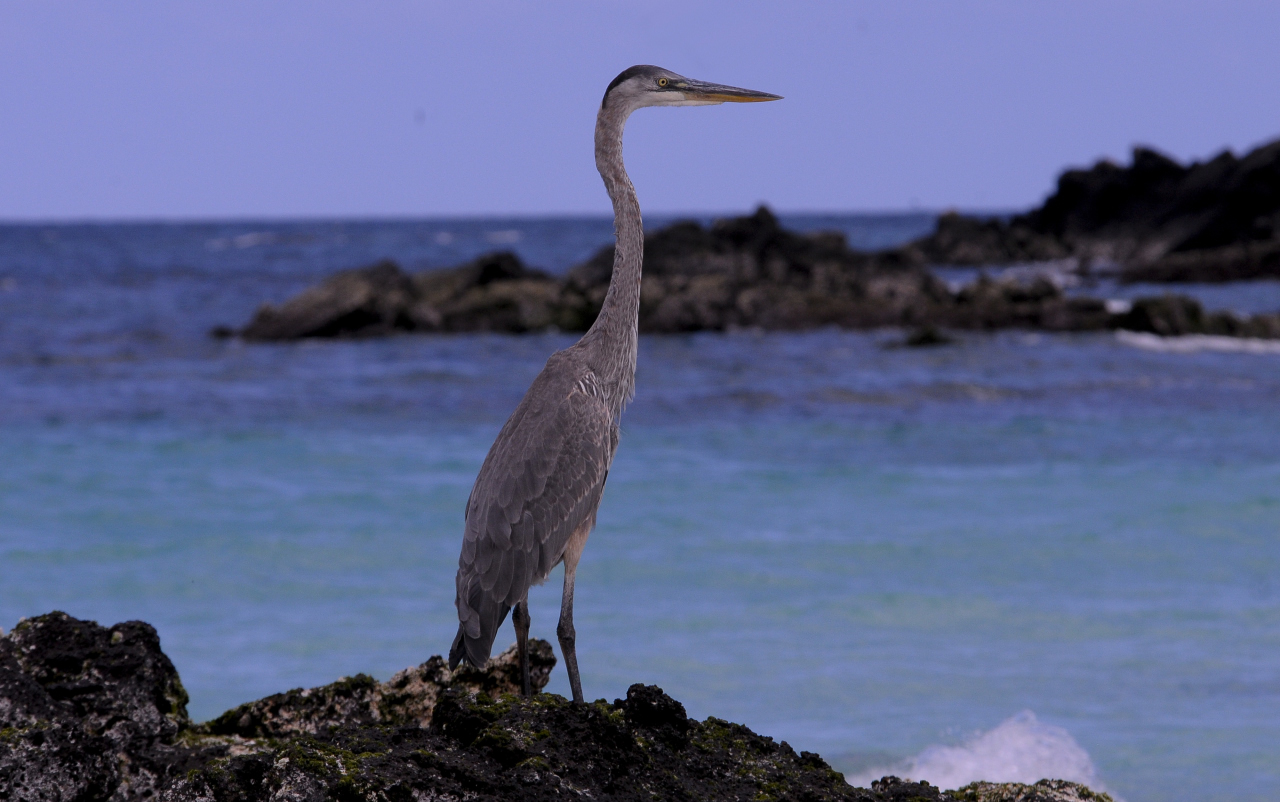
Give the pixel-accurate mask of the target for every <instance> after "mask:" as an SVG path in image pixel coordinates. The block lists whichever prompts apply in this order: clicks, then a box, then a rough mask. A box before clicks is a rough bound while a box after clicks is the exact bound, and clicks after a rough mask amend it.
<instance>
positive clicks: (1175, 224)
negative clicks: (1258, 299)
mask: <svg viewBox="0 0 1280 802" xmlns="http://www.w3.org/2000/svg"><path fill="white" fill-rule="evenodd" d="M911 247H912V248H914V249H915V250H916V251H917V252H918V253H919V254H920V256H921V257H922V258H923V259H924V260H925V261H927V262H929V263H931V264H953V265H999V264H1011V263H1016V262H1035V261H1047V260H1055V259H1063V258H1073V259H1076V260H1078V261H1079V262H1080V263H1081V264H1082V265H1085V266H1089V265H1103V266H1105V265H1115V266H1118V267H1120V268H1121V271H1122V272H1121V277H1122V279H1123V280H1125V281H1231V280H1237V279H1246V278H1261V277H1266V276H1280V140H1278V141H1276V142H1272V143H1270V144H1268V145H1264V146H1262V147H1259V148H1257V149H1256V150H1254V151H1252V152H1250V153H1249V154H1247V155H1245V156H1244V157H1243V158H1237V157H1236V156H1234V155H1233V154H1231V153H1230V152H1223V153H1221V154H1219V155H1218V156H1216V157H1215V158H1213V159H1211V160H1209V161H1207V162H1203V163H1200V162H1196V163H1192V164H1190V165H1187V166H1183V165H1181V164H1179V163H1177V162H1176V161H1174V160H1173V159H1170V158H1169V157H1167V156H1164V155H1163V154H1161V153H1158V152H1156V151H1154V150H1152V149H1150V148H1143V147H1139V148H1135V149H1134V151H1133V160H1132V163H1131V164H1130V165H1129V166H1127V167H1123V166H1120V165H1117V164H1115V163H1114V162H1111V161H1107V160H1104V161H1100V162H1098V163H1097V164H1095V165H1094V166H1093V167H1090V168H1088V169H1077V170H1068V171H1066V172H1064V173H1063V174H1062V175H1061V176H1060V177H1059V178H1058V185H1057V189H1056V191H1055V192H1054V193H1053V194H1052V195H1050V196H1049V198H1048V199H1047V200H1046V201H1045V202H1044V204H1042V205H1041V206H1040V207H1038V208H1036V209H1033V210H1031V211H1030V212H1027V213H1025V214H1021V215H1016V216H1013V217H1011V218H1008V219H1004V218H976V217H966V216H962V215H958V214H954V213H951V214H945V215H942V216H941V217H940V218H939V219H938V224H937V228H936V230H935V231H934V233H933V234H931V235H929V236H927V237H924V238H922V239H920V240H917V241H916V242H915V243H913V244H912V246H911Z"/></svg>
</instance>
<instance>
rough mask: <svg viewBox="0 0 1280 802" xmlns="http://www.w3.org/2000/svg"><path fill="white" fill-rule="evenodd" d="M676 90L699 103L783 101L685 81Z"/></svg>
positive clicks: (744, 91) (686, 98)
mask: <svg viewBox="0 0 1280 802" xmlns="http://www.w3.org/2000/svg"><path fill="white" fill-rule="evenodd" d="M676 89H678V90H679V91H680V92H682V93H684V97H685V100H691V101H694V102H699V103H763V102H765V101H767V100H782V96H781V95H771V94H769V93H768V92H757V91H756V90H754V89H739V88H738V87H736V86H725V85H724V84H709V83H706V82H704V81H683V82H681V83H678V84H676Z"/></svg>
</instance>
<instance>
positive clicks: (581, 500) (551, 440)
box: [449, 66, 777, 702]
mask: <svg viewBox="0 0 1280 802" xmlns="http://www.w3.org/2000/svg"><path fill="white" fill-rule="evenodd" d="M776 99H777V96H776V95H769V94H766V93H763V92H754V91H751V90H747V89H738V88H735V87H728V86H721V85H718V84H707V83H703V82H701V81H693V80H690V79H688V78H684V77H683V76H680V75H677V74H675V73H673V72H670V71H668V70H664V69H661V68H659V67H651V66H637V67H632V68H630V69H628V70H626V71H624V72H623V73H622V74H620V75H619V76H618V77H617V78H616V79H614V81H613V82H612V83H610V84H609V88H608V89H607V90H606V92H605V96H604V99H603V101H602V102H601V104H600V112H599V114H598V115H597V118H596V136H595V155H596V167H597V168H598V169H599V171H600V176H601V178H603V179H604V183H605V188H606V189H607V190H608V192H609V197H610V199H611V200H612V201H613V212H614V229H615V235H616V238H617V247H616V250H615V252H614V263H613V276H612V278H611V280H610V282H609V290H608V292H607V293H606V295H605V299H604V303H603V305H602V306H601V310H600V314H599V316H598V317H597V318H596V321H595V323H594V324H593V325H592V326H591V328H590V329H589V330H588V331H587V333H586V334H584V335H583V337H582V339H581V340H579V341H578V342H577V343H575V344H574V345H572V346H570V347H569V348H566V349H565V350H563V351H559V352H557V353H555V354H553V355H552V356H551V358H550V359H548V360H547V364H546V367H544V368H543V369H542V372H541V373H540V374H538V377H537V378H536V379H534V381H533V385H532V386H531V387H530V388H529V390H528V392H527V393H525V396H524V398H523V399H522V400H521V401H520V404H519V405H518V406H517V407H516V409H515V412H513V413H512V414H511V417H510V418H509V419H508V420H507V422H506V424H505V425H504V426H503V427H502V431H500V432H499V433H498V437H497V439H496V440H495V441H494V443H493V447H492V448H490V449H489V454H488V456H487V457H485V461H484V464H483V466H481V468H480V474H479V476H477V477H476V483H475V485H474V486H473V487H472V489H471V497H470V498H469V499H468V500H467V508H466V525H465V528H464V531H463V537H462V554H461V556H460V557H459V559H458V575H457V599H456V605H457V608H458V634H457V637H456V638H455V639H454V642H453V648H452V649H451V650H450V652H449V665H450V666H451V667H453V666H456V665H457V664H458V663H459V662H460V661H466V662H468V663H471V664H472V665H475V666H483V665H484V664H485V662H486V661H487V660H488V659H489V655H490V653H491V651H492V649H493V641H494V638H495V637H496V635H497V631H498V628H499V627H500V626H501V625H502V622H503V620H504V619H505V618H506V616H507V613H508V612H510V611H511V610H512V608H514V609H515V615H514V616H513V621H514V623H515V626H516V642H517V644H518V645H519V652H520V664H521V672H522V674H523V675H524V692H525V694H528V693H529V670H528V665H529V663H528V642H527V641H528V629H529V613H528V602H527V599H528V594H529V588H530V587H531V586H533V585H536V584H539V583H541V582H543V581H545V580H546V578H547V576H548V575H549V574H550V573H551V570H552V569H553V568H554V567H555V566H556V565H558V564H559V563H561V562H564V564H565V582H564V592H563V596H562V598H561V610H560V624H559V626H558V627H557V630H556V631H557V635H558V637H559V640H560V647H561V651H562V653H563V655H564V660H565V667H566V669H567V670H568V672H569V682H570V686H571V688H572V691H573V697H574V700H575V701H579V702H580V701H582V688H581V682H580V680H579V677H578V664H577V655H576V651H575V646H574V641H575V634H574V629H573V582H574V577H575V575H576V571H577V563H578V557H579V556H580V554H581V552H582V547H583V545H584V544H585V542H586V538H587V535H588V534H589V533H590V531H591V529H592V528H593V527H594V526H595V520H596V510H597V508H598V507H599V505H600V497H601V495H602V493H603V492H604V485H605V479H606V478H607V477H608V475H609V467H610V466H611V465H612V464H613V457H614V454H615V453H616V451H617V448H618V423H619V420H620V418H621V416H622V410H623V408H624V407H625V406H626V404H627V403H628V402H629V401H630V400H631V397H632V395H633V393H634V388H635V372H636V348H637V343H638V337H637V332H636V324H637V319H638V315H639V309H640V271H641V265H642V262H643V260H644V229H643V225H642V222H641V219H640V204H639V202H638V201H637V199H636V193H635V188H634V187H633V186H632V185H631V180H630V179H629V178H628V177H627V173H626V169H625V167H624V165H623V162H622V132H623V128H624V127H625V125H626V121H627V117H628V116H630V114H631V112H633V111H635V110H636V109H638V108H643V107H645V106H686V105H710V104H714V103H723V102H726V101H728V102H751V101H761V100H776Z"/></svg>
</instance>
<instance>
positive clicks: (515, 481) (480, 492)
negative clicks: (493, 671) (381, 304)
mask: <svg viewBox="0 0 1280 802" xmlns="http://www.w3.org/2000/svg"><path fill="white" fill-rule="evenodd" d="M581 373H582V371H580V370H577V369H574V366H573V364H572V363H569V362H568V361H567V360H561V361H557V360H555V359H554V358H553V359H552V360H551V361H549V362H548V365H547V367H546V369H544V370H543V372H542V374H541V375H539V376H538V378H537V379H536V380H535V381H534V383H533V386H532V387H530V388H529V392H528V393H526V394H525V397H524V399H523V400H522V401H521V402H520V405H519V406H518V407H517V408H516V411H515V412H514V413H512V415H511V418H510V419H509V420H508V421H507V423H506V425H505V426H503V428H502V431H501V432H500V433H499V435H498V439H497V440H496V441H495V442H494V444H493V447H492V448H491V449H490V450H489V455H488V457H486V458H485V461H484V465H483V467H481V469H480V475H479V476H478V477H477V478H476V483H475V486H474V487H473V488H472V490H471V498H470V499H469V500H468V501H467V511H466V526H465V531H464V534H463V540H462V554H461V556H460V558H459V560H458V578H457V585H458V588H457V590H458V597H457V604H458V619H459V624H460V627H459V633H458V634H459V639H460V640H459V642H458V643H457V644H455V650H457V648H458V647H459V646H462V645H465V649H466V652H467V657H468V658H469V659H471V661H472V662H474V663H477V664H482V663H483V661H484V660H485V659H487V658H488V655H489V650H490V648H491V647H492V645H493V639H494V636H495V634H496V632H497V629H498V627H499V626H500V625H501V624H502V621H503V619H504V618H506V614H507V611H508V610H510V608H511V607H512V606H513V605H515V604H516V603H517V602H519V601H520V600H521V599H523V598H525V596H526V594H527V593H528V591H529V587H530V586H531V585H533V584H536V583H538V582H541V581H542V580H544V579H545V578H546V577H547V574H549V573H550V572H551V569H552V568H553V567H554V566H555V565H556V563H557V562H559V561H560V559H561V557H562V556H563V554H564V550H565V547H566V545H567V544H568V541H569V537H570V536H571V535H572V534H573V532H574V531H576V530H577V529H578V527H580V526H582V525H584V524H585V525H587V526H591V525H592V524H593V523H594V519H595V513H596V508H597V506H598V505H599V503H600V495H601V493H602V492H603V490H604V481H605V476H606V475H607V473H608V471H609V464H610V462H611V461H612V458H613V452H614V450H615V449H616V446H617V426H616V424H615V422H614V418H613V415H612V412H611V411H610V409H609V407H608V406H607V405H606V404H605V403H604V401H602V400H601V399H600V398H599V397H598V393H596V392H594V391H593V387H594V385H593V383H592V382H591V381H590V378H591V377H590V376H587V377H586V378H585V379H584V378H583V377H582V376H581V375H579V374H581ZM481 655H483V657H480V656H481ZM451 657H452V655H451ZM477 657H480V659H479V660H476V659H475V658H477Z"/></svg>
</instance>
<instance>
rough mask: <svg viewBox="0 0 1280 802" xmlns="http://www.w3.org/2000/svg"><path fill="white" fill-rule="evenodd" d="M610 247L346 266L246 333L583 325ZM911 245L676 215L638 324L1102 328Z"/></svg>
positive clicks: (1039, 286)
mask: <svg viewBox="0 0 1280 802" xmlns="http://www.w3.org/2000/svg"><path fill="white" fill-rule="evenodd" d="M613 251H614V249H613V248H612V247H608V248H604V249H602V250H600V251H599V252H598V253H597V254H596V255H595V256H593V257H592V258H591V259H589V260H587V261H586V262H584V263H582V264H580V265H578V266H576V267H574V268H573V269H572V270H570V271H569V272H568V274H567V275H566V276H565V277H564V278H563V279H561V280H556V279H554V278H552V277H550V276H548V275H546V274H545V273H542V272H540V271H537V270H532V269H529V268H527V267H525V266H524V265H522V264H521V263H520V261H519V260H518V259H517V258H516V257H515V256H514V255H513V254H510V253H497V254H490V255H487V256H483V257H481V258H479V259H477V260H475V261H473V262H470V263H467V264H465V265H462V266H460V267H457V268H452V269H449V270H438V271H429V272H425V273H420V274H416V275H408V274H406V273H404V272H403V271H401V270H400V268H399V267H397V266H395V265H394V264H392V263H389V262H382V263H379V264H376V265H372V266H370V267H366V268H361V269H359V270H350V271H346V272H343V273H339V274H337V275H335V276H333V277H331V278H329V279H327V280H326V281H325V282H323V283H322V284H320V285H319V286H317V287H313V288H311V289H308V290H306V291H305V292H303V293H301V294H300V295H298V296H296V297H294V298H292V299H290V300H289V301H287V302H285V303H284V304H283V305H281V306H279V307H272V306H264V307H263V308H262V309H260V310H259V311H258V314H257V315H256V316H255V317H254V319H253V320H252V321H250V323H249V324H248V325H247V326H245V327H244V329H242V330H241V331H240V334H241V335H242V336H243V337H244V338H245V339H248V340H286V341H287V340H294V339H300V338H305V337H355V336H377V335H385V334H390V333H394V332H423V331H436V332H459V331H505V332H513V333H519V332H527V331H537V330H545V329H559V330H562V331H584V330H585V329H586V328H587V327H589V326H590V325H591V323H592V322H593V321H594V320H595V317H596V315H597V314H598V313H599V309H600V305H601V303H602V302H603V300H604V296H605V293H606V291H607V290H608V286H609V278H610V274H611V271H612V268H613ZM923 264H924V259H923V258H922V257H921V256H920V254H919V253H918V252H917V251H915V250H913V249H910V248H908V249H899V250H889V251H881V252H877V253H861V252H858V251H854V250H852V249H851V248H849V247H848V244H847V243H846V242H845V239H844V237H843V236H841V235H839V234H830V233H826V234H813V235H802V234H796V233H794V232H790V231H787V230H786V229H784V228H782V226H781V225H779V223H778V220H777V218H776V217H774V215H773V214H772V213H771V212H770V211H769V210H768V209H766V208H763V207H761V208H760V209H758V210H757V211H756V212H755V214H753V215H750V216H747V217H739V218H730V219H726V220H720V221H717V222H716V223H715V224H714V225H712V226H711V227H709V228H704V227H703V226H701V225H698V224H697V223H692V222H687V223H677V224H675V225H672V226H668V227H667V228H664V229H661V230H659V231H657V232H655V233H653V234H651V235H650V236H649V237H648V238H647V239H646V244H645V265H644V273H643V278H642V282H641V287H640V313H639V315H640V319H639V326H640V330H641V331H642V332H646V333H678V332H691V331H727V330H733V329H740V328H761V329H768V330H802V329H811V328H817V327H821V326H840V327H843V328H850V329H867V328H876V327H881V326H904V327H909V328H923V327H929V326H932V327H935V328H937V327H939V326H945V327H951V328H959V329H994V328H1005V327H1010V326H1016V327H1026V328H1042V329H1048V330H1053V331H1086V330H1097V329H1106V328H1109V327H1111V326H1112V324H1113V322H1114V321H1113V320H1112V318H1111V317H1109V316H1108V314H1107V312H1106V307H1105V304H1104V303H1103V302H1102V301H1098V300H1092V299H1084V298H1068V297H1066V296H1065V295H1064V294H1063V293H1062V291H1061V289H1060V288H1059V287H1058V286H1057V285H1056V284H1054V283H1053V282H1051V281H1049V280H1047V279H1045V278H1043V277H1040V278H1038V279H1033V280H1030V281H1027V280H1024V279H1021V278H1017V277H1013V278H1007V279H1001V280H993V279H990V278H987V277H983V278H981V279H979V280H978V281H976V282H974V283H972V284H970V285H968V286H967V287H964V288H961V289H960V290H959V291H958V292H953V291H952V290H951V289H950V288H949V287H948V286H947V285H946V283H945V282H943V281H942V280H941V279H939V278H937V277H936V276H935V275H933V274H932V273H930V272H929V271H928V270H926V269H925V268H924V266H923Z"/></svg>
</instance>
